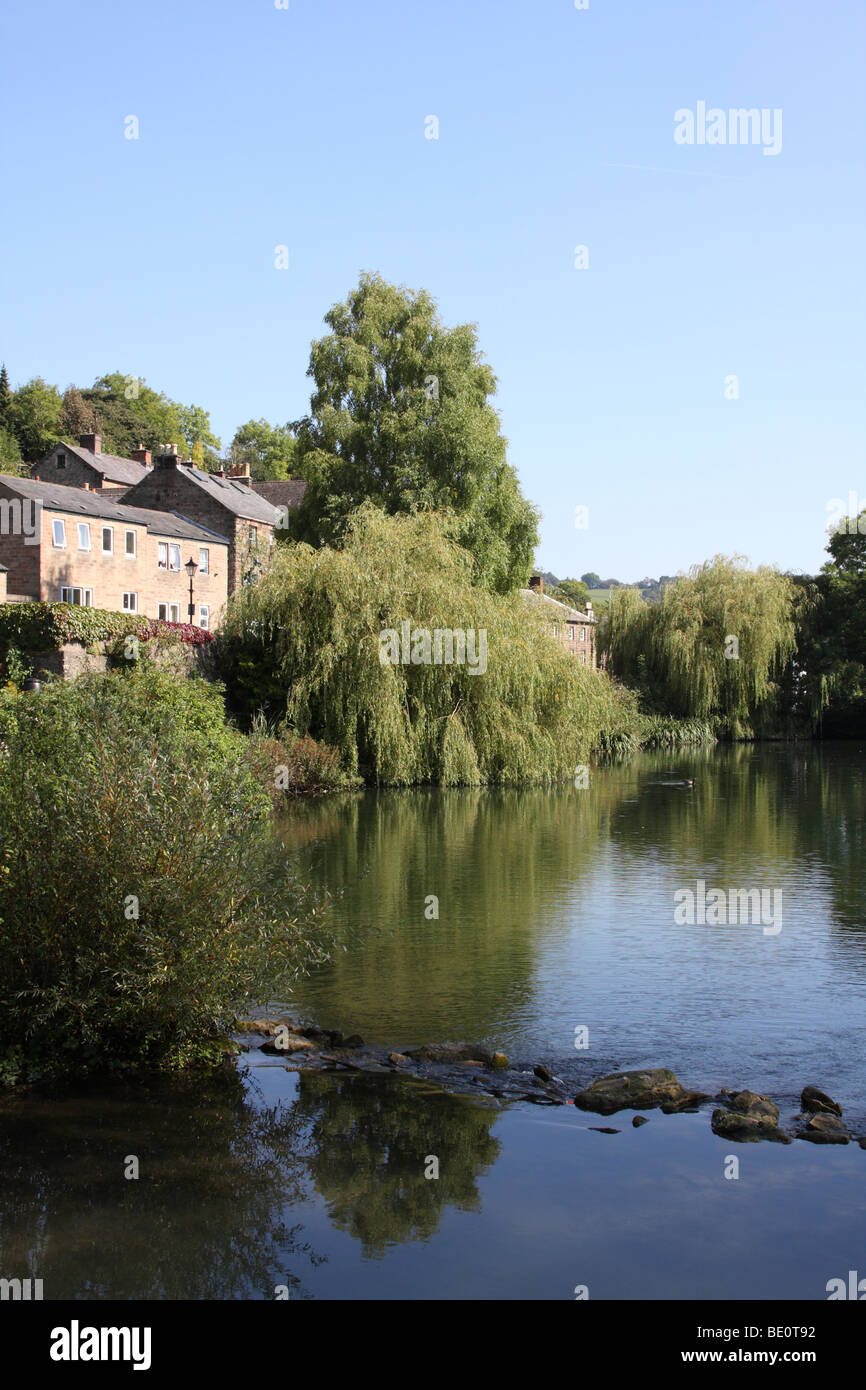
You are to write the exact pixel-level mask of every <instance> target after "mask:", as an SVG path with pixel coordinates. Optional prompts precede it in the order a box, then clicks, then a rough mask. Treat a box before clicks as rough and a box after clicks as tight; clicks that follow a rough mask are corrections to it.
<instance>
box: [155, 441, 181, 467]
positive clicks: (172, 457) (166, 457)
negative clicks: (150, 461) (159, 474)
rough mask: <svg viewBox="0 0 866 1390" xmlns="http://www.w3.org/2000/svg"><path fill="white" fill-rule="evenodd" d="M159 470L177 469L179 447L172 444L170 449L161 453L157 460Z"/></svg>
mask: <svg viewBox="0 0 866 1390" xmlns="http://www.w3.org/2000/svg"><path fill="white" fill-rule="evenodd" d="M156 466H157V468H177V445H176V444H172V445H171V447H170V448H169V449H166V450H165V452H164V453H161V454H160V455H159V457H158V458H157V460H156Z"/></svg>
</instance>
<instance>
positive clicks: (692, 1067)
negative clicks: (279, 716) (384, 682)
mask: <svg viewBox="0 0 866 1390" xmlns="http://www.w3.org/2000/svg"><path fill="white" fill-rule="evenodd" d="M686 778H694V779H695V786H694V787H684V786H677V785H671V783H676V782H677V781H683V780H685V779H686ZM864 810H866V752H864V749H863V748H861V747H860V746H859V745H853V744H844V745H839V744H837V745H830V744H823V745H815V744H811V743H809V744H798V745H782V744H740V745H736V746H732V747H730V746H719V747H715V748H700V749H693V750H687V751H684V752H678V753H676V754H670V753H661V752H660V753H653V754H647V755H644V756H642V757H640V758H637V759H633V760H631V761H628V762H623V763H621V764H619V765H616V766H610V767H606V768H598V769H594V770H593V772H592V775H591V779H590V786H589V787H588V788H587V789H579V788H577V787H574V786H571V785H566V786H564V787H559V788H555V789H551V790H540V789H527V790H511V791H509V790H491V791H485V790H478V789H470V790H462V791H447V792H439V791H437V790H435V789H428V790H423V791H409V792H382V793H378V794H372V793H371V794H367V795H364V796H360V797H355V798H352V799H348V800H343V801H342V802H332V803H320V804H319V805H318V806H316V807H315V808H310V809H309V810H306V811H303V812H302V813H301V815H300V816H299V817H297V818H293V820H292V822H291V823H289V824H287V826H286V830H285V835H286V845H287V849H290V850H291V849H293V848H294V846H296V844H297V843H298V841H299V839H301V840H303V843H304V847H303V849H300V850H298V853H299V855H300V863H301V866H302V869H303V872H310V873H311V874H312V876H313V878H314V881H315V882H316V884H317V885H319V886H328V887H329V888H330V889H332V890H333V891H335V892H336V893H337V894H338V895H339V896H338V898H337V900H336V903H335V916H336V917H337V918H338V919H339V921H340V923H341V924H342V926H341V930H342V931H343V932H344V933H345V934H346V939H347V943H348V944H350V949H349V950H348V951H347V952H346V953H343V952H338V953H337V955H336V957H335V959H334V960H333V961H332V962H331V963H330V964H328V965H327V966H325V967H324V968H323V969H322V970H320V971H317V972H316V974H315V975H314V976H313V977H312V978H311V979H310V980H307V981H304V982H302V983H301V985H300V987H299V989H298V992H297V999H298V1001H299V1003H300V1005H301V1007H302V1009H304V1010H305V1011H306V1012H307V1013H310V1014H313V1015H315V1016H316V1017H318V1018H319V1019H320V1021H322V1022H323V1023H325V1024H326V1025H329V1026H334V1027H339V1028H343V1029H345V1030H347V1031H357V1032H359V1033H361V1034H362V1036H364V1037H365V1038H367V1039H368V1040H370V1041H376V1042H381V1043H389V1044H392V1045H397V1046H407V1045H411V1044H412V1043H419V1042H423V1041H428V1040H435V1039H444V1038H472V1039H475V1040H482V1039H484V1040H487V1041H488V1042H493V1043H496V1044H501V1045H504V1046H506V1048H507V1049H509V1050H512V1051H515V1052H516V1053H517V1055H518V1056H519V1057H521V1058H524V1059H527V1060H535V1061H537V1060H545V1061H550V1060H553V1061H555V1062H556V1063H557V1064H558V1065H560V1066H561V1067H563V1068H565V1067H567V1066H568V1064H569V1061H570V1062H571V1063H572V1064H574V1063H575V1061H576V1058H575V1053H574V1050H573V1039H574V1028H575V1026H576V1025H579V1024H585V1025H587V1026H591V1030H592V1038H593V1044H592V1045H593V1049H594V1050H593V1059H594V1060H595V1061H596V1062H597V1063H598V1065H600V1066H601V1065H608V1064H611V1065H627V1064H628V1065H639V1064H641V1063H644V1062H647V1061H649V1060H650V1059H653V1058H654V1059H655V1061H656V1062H657V1063H659V1064H669V1065H674V1064H678V1065H680V1066H682V1067H683V1068H685V1069H686V1070H687V1071H688V1073H689V1077H690V1080H691V1082H692V1084H695V1085H700V1086H701V1087H702V1088H703V1089H708V1088H711V1087H712V1086H713V1085H718V1084H725V1085H727V1084H729V1083H734V1082H737V1083H738V1084H745V1081H746V1077H747V1076H749V1077H751V1078H752V1080H753V1081H755V1082H756V1083H757V1082H761V1083H762V1084H763V1085H765V1086H768V1085H776V1086H778V1085H780V1084H781V1085H782V1086H783V1087H784V1088H785V1089H786V1091H788V1090H790V1091H793V1090H795V1089H797V1088H798V1087H800V1086H801V1085H802V1084H805V1082H806V1081H812V1080H814V1076H813V1073H815V1072H816V1061H817V1070H818V1071H819V1072H820V1074H821V1075H822V1076H823V1077H824V1081H825V1083H826V1084H828V1085H829V1084H831V1082H832V1081H833V1079H835V1082H836V1084H839V1085H841V1086H843V1087H844V1088H846V1090H847V1093H848V1099H849V1101H850V1102H852V1103H853V1102H854V1100H857V1101H858V1104H859V1105H860V1108H861V1109H864V1110H866V1086H864V1082H863V1079H862V1077H860V1076H859V1075H857V1074H856V1068H855V1067H854V1061H853V1059H854V1053H852V1050H851V1049H852V1041H853V1039H854V1038H855V1036H856V1034H857V1032H858V1030H859V1028H860V1027H861V1025H862V1018H863V1015H864V1011H866V953H864V951H863V943H864V938H866V884H864V880H863V875H862V864H863V862H864V849H866V843H864V839H866V832H864V823H866V817H864ZM699 879H703V880H704V881H705V882H706V883H707V884H708V885H709V886H717V887H721V888H723V889H725V890H730V889H732V888H736V889H745V890H748V889H751V888H757V889H761V888H765V889H767V890H770V891H774V890H776V891H778V892H780V893H781V894H782V900H783V915H784V926H783V929H782V931H781V932H780V933H779V935H778V936H777V937H765V936H763V935H762V932H761V927H760V925H752V924H740V925H736V924H733V925H732V924H725V925H722V926H716V925H712V924H708V925H703V926H684V927H683V926H677V925H676V924H675V923H674V921H673V904H674V893H675V892H676V891H677V890H678V889H681V888H683V887H689V886H691V887H692V888H694V886H695V884H696V882H697V880H699ZM429 895H435V896H436V898H437V899H438V912H439V915H438V918H433V919H431V918H429V917H427V916H426V915H425V904H426V903H427V901H428V900H429ZM586 1060H589V1059H586ZM852 1087H853V1093H852Z"/></svg>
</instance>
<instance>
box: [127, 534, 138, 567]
mask: <svg viewBox="0 0 866 1390" xmlns="http://www.w3.org/2000/svg"><path fill="white" fill-rule="evenodd" d="M135 547H136V537H135V532H134V531H127V533H126V553H127V555H128V556H129V558H130V560H134V559H135V556H136V553H137V552H136V548H135Z"/></svg>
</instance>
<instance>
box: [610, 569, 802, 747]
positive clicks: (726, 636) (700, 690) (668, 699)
mask: <svg viewBox="0 0 866 1390" xmlns="http://www.w3.org/2000/svg"><path fill="white" fill-rule="evenodd" d="M602 629H603V630H602V634H601V638H602V646H603V649H604V651H605V652H606V654H607V661H608V666H609V669H610V670H611V671H612V672H613V673H614V674H615V675H617V676H619V677H620V678H621V679H622V680H624V681H626V682H628V683H629V684H631V685H636V686H639V687H640V688H642V689H643V690H644V692H645V693H647V694H648V695H649V696H650V698H651V700H652V701H653V702H654V703H655V704H657V705H661V706H662V707H664V708H665V709H666V710H668V711H670V712H672V713H674V714H677V715H681V716H686V717H694V718H698V719H709V718H713V717H717V718H719V719H720V720H721V722H722V725H723V727H724V728H725V729H726V731H727V732H728V733H729V734H730V735H732V736H733V737H739V736H746V735H748V734H749V733H750V732H753V731H754V729H755V727H756V725H757V724H759V723H761V722H763V721H766V720H767V719H768V718H771V717H772V715H773V712H774V708H775V704H776V699H777V696H778V693H779V682H780V680H781V678H782V675H783V673H784V671H785V668H786V666H787V665H788V663H789V662H790V660H791V658H792V657H793V655H794V652H795V649H796V622H795V593H794V585H793V583H792V581H791V580H790V579H789V578H788V577H787V576H785V575H783V574H780V573H779V571H778V570H776V569H773V568H771V567H769V566H761V567H760V568H759V569H756V570H750V569H748V568H747V567H746V562H745V560H743V558H742V557H741V556H733V557H730V558H728V557H726V556H724V555H717V556H716V557H715V558H714V559H713V560H709V561H707V562H706V563H704V564H703V565H695V566H693V568H692V569H691V570H690V571H689V573H688V574H687V575H682V576H680V578H679V579H677V580H676V582H675V583H673V584H671V585H669V586H668V588H667V589H666V590H665V593H664V596H663V598H662V601H661V602H660V603H658V604H649V603H645V602H644V601H643V599H642V598H641V597H640V595H639V594H638V592H637V591H636V590H634V589H619V590H615V591H614V593H613V594H612V595H611V601H610V608H609V611H608V614H607V616H606V618H605V620H604V622H603V624H602Z"/></svg>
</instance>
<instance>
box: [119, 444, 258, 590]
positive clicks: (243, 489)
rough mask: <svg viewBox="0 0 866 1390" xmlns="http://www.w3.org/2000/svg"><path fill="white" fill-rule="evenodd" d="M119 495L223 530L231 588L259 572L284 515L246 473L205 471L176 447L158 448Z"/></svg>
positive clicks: (126, 500) (130, 503)
mask: <svg viewBox="0 0 866 1390" xmlns="http://www.w3.org/2000/svg"><path fill="white" fill-rule="evenodd" d="M123 500H124V504H125V505H126V506H129V507H147V508H150V509H152V510H156V511H166V512H176V513H178V514H180V515H181V516H184V517H187V518H189V520H191V521H194V522H197V523H198V524H199V525H200V526H206V527H209V528H210V529H211V530H213V531H215V532H216V533H217V534H219V535H221V536H226V537H227V538H228V543H229V554H228V592H229V593H230V594H231V593H233V592H234V590H235V589H237V588H239V587H240V585H241V584H245V583H251V582H252V581H253V580H255V579H256V578H257V577H258V576H259V575H260V574H261V572H262V570H263V569H264V567H265V566H266V565H267V562H268V558H269V556H270V552H271V547H272V546H273V544H274V531H275V529H276V528H277V527H278V525H279V523H280V520H281V518H282V516H283V512H281V510H280V507H278V506H275V505H274V504H273V503H272V502H269V501H268V500H267V498H265V497H262V496H260V495H259V493H258V492H257V491H256V490H255V489H254V488H253V485H252V479H251V478H250V476H249V474H248V473H246V474H229V475H227V474H226V473H225V472H223V471H220V472H218V473H205V472H203V471H202V470H201V469H200V468H196V467H195V465H194V464H193V463H192V462H189V461H187V462H184V461H182V460H180V459H179V458H178V456H177V453H169V454H161V455H160V456H159V458H158V459H157V460H156V463H155V465H154V467H153V469H152V470H151V471H150V472H149V473H148V474H147V476H146V477H145V478H142V480H141V481H140V482H139V483H136V484H135V486H134V487H131V488H130V489H129V491H128V492H127V493H126V494H125V496H124V499H123Z"/></svg>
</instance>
